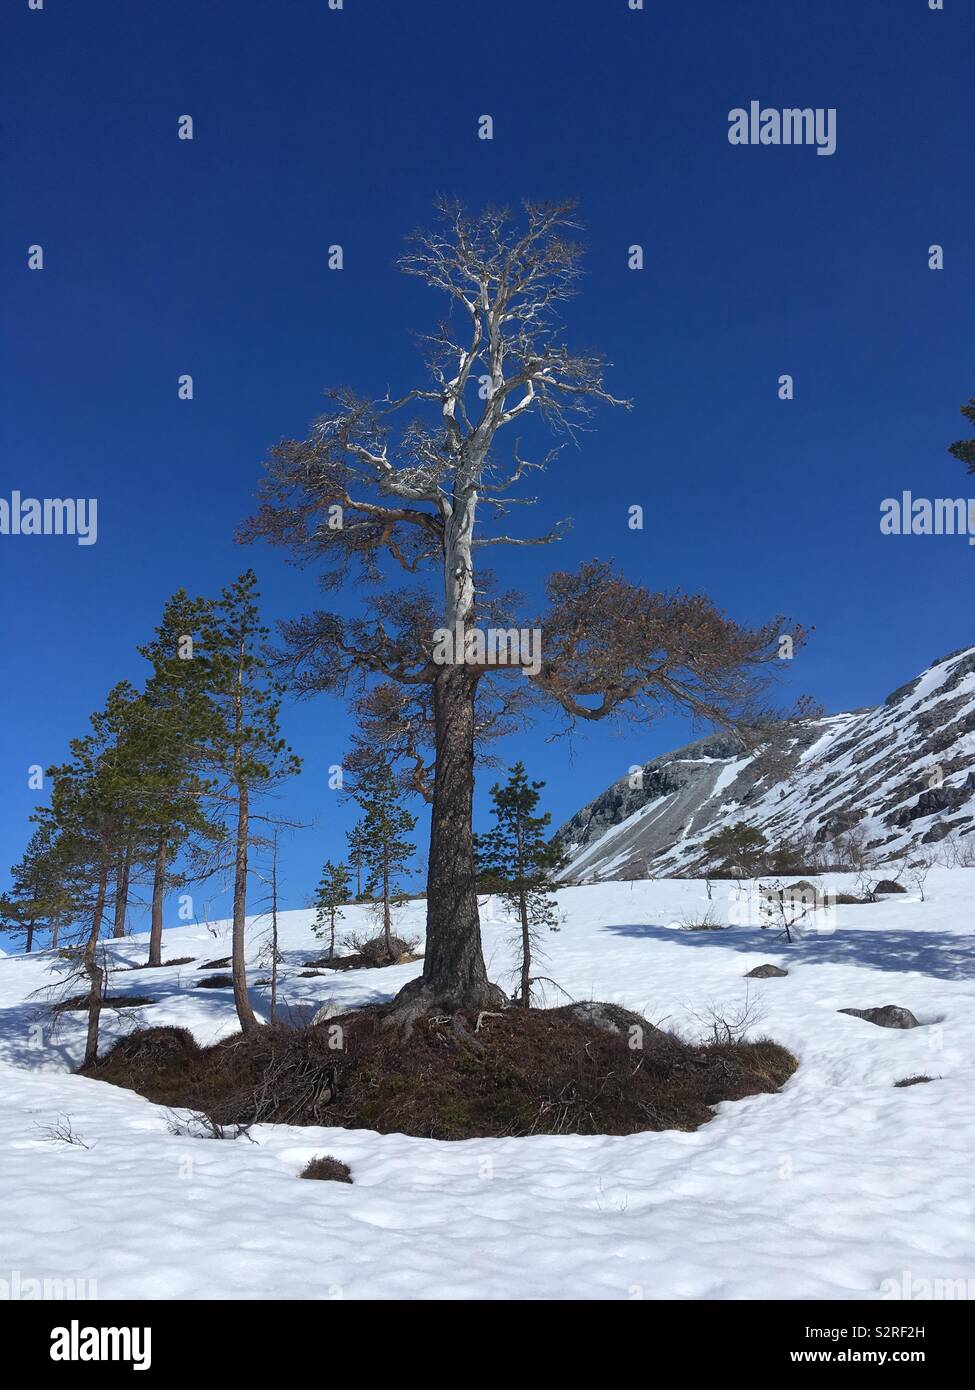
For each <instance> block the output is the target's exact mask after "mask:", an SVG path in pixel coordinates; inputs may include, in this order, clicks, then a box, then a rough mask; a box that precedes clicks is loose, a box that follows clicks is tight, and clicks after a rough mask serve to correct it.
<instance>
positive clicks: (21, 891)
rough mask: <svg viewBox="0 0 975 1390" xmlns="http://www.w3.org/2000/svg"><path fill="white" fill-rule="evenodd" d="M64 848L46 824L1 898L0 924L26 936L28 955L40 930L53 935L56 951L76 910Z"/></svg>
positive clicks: (12, 872) (15, 868)
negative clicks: (63, 931) (61, 936)
mask: <svg viewBox="0 0 975 1390" xmlns="http://www.w3.org/2000/svg"><path fill="white" fill-rule="evenodd" d="M65 848H66V846H65V841H64V839H63V837H60V836H59V835H58V833H57V828H56V827H55V825H54V824H53V822H52V821H51V820H47V821H46V822H45V823H44V824H43V825H39V826H38V827H37V829H36V830H35V831H34V833H33V835H32V836H31V838H30V842H29V843H28V845H27V848H26V850H25V851H24V855H23V857H22V858H21V860H20V861H19V863H17V864H15V865H14V866H13V868H12V869H11V870H10V876H11V881H12V882H11V889H10V892H9V893H7V894H4V896H3V897H2V898H0V924H2V925H3V928H4V930H6V931H12V932H23V934H24V937H25V944H24V950H25V952H26V953H27V954H29V953H30V951H31V950H32V949H33V945H34V936H35V934H36V933H37V931H38V930H46V931H48V932H50V934H51V943H50V944H51V946H52V947H56V946H57V944H58V936H59V933H60V930H61V927H62V926H63V925H64V924H65V922H66V921H67V920H69V918H70V917H71V915H72V913H73V910H74V908H75V894H74V891H73V884H72V881H71V865H70V864H69V863H68V862H67V859H66V855H65V853H64V850H65Z"/></svg>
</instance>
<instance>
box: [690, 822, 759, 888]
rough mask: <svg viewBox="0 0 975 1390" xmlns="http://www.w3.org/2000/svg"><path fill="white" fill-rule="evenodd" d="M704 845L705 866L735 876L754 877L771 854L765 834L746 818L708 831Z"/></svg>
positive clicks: (722, 873)
mask: <svg viewBox="0 0 975 1390" xmlns="http://www.w3.org/2000/svg"><path fill="white" fill-rule="evenodd" d="M701 848H702V849H703V851H704V854H705V859H704V861H703V862H704V865H705V866H706V867H708V868H710V869H711V870H712V871H713V872H714V873H715V874H717V875H719V876H720V875H724V876H730V877H732V878H752V877H754V875H755V874H758V873H761V872H762V870H763V868H764V866H765V863H766V857H767V854H768V842H767V840H766V839H765V836H764V835H763V834H762V832H761V831H760V830H756V829H754V828H753V827H752V826H750V825H747V824H746V823H745V822H744V821H736V822H735V824H734V825H726V826H723V827H722V829H720V830H718V831H716V832H715V833H714V834H713V835H709V836H708V838H707V839H706V840H705V841H704V844H703V845H702V846H701Z"/></svg>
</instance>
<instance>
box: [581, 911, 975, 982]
mask: <svg viewBox="0 0 975 1390" xmlns="http://www.w3.org/2000/svg"><path fill="white" fill-rule="evenodd" d="M600 930H601V931H607V932H613V933H614V934H615V935H616V936H629V937H633V938H635V939H637V940H642V941H662V942H667V943H668V944H669V945H672V946H687V947H689V948H691V949H692V950H693V949H694V948H696V947H702V946H708V947H713V946H722V947H724V948H725V949H726V950H731V951H740V952H741V953H742V954H743V955H748V956H753V957H754V958H755V964H758V963H759V962H760V961H761V960H763V959H765V958H766V957H767V956H768V954H769V953H770V952H776V953H778V954H781V955H783V956H787V957H790V958H791V959H792V960H794V961H795V962H796V964H799V963H800V962H801V963H802V964H804V965H862V966H866V967H868V968H869V969H871V970H883V971H891V972H895V973H904V972H909V971H916V972H917V973H918V974H921V975H930V976H933V977H934V978H935V979H939V980H972V979H975V937H967V936H960V935H958V934H957V933H954V932H937V931H902V930H894V929H892V930H891V931H878V930H876V929H871V930H869V931H862V930H858V929H857V928H855V927H846V928H837V929H836V930H835V931H832V932H829V931H819V932H806V933H805V934H804V935H803V936H801V937H800V938H799V939H798V940H796V941H793V942H792V943H791V944H790V943H789V942H787V941H785V940H784V939H783V937H782V933H781V931H778V930H777V929H776V928H775V927H770V928H768V929H767V930H765V931H763V930H761V929H760V928H754V927H743V928H736V927H727V928H725V929H724V930H723V931H684V930H681V929H679V928H675V927H664V926H657V925H652V924H637V923H634V924H632V925H623V926H604V927H601V928H600Z"/></svg>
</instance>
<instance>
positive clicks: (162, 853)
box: [146, 836, 169, 965]
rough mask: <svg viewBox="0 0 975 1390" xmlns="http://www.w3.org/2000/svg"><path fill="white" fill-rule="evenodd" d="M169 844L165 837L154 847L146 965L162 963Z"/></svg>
mask: <svg viewBox="0 0 975 1390" xmlns="http://www.w3.org/2000/svg"><path fill="white" fill-rule="evenodd" d="M168 860H169V846H168V845H167V844H166V837H165V836H163V838H162V839H161V840H160V841H159V844H158V845H157V847H156V863H155V867H154V868H153V872H152V913H151V917H150V922H149V959H148V961H147V962H146V963H147V965H162V934H163V902H164V900H165V897H166V867H167V864H168Z"/></svg>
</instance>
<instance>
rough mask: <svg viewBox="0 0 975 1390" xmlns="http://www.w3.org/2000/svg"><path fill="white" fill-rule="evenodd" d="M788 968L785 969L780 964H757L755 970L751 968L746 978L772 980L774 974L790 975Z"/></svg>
mask: <svg viewBox="0 0 975 1390" xmlns="http://www.w3.org/2000/svg"><path fill="white" fill-rule="evenodd" d="M788 973H789V972H788V970H783V969H782V968H781V967H780V966H778V965H756V966H755V969H754V970H749V972H748V974H747V975H746V976H745V979H746V980H770V979H772V978H773V976H779V975H788Z"/></svg>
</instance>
